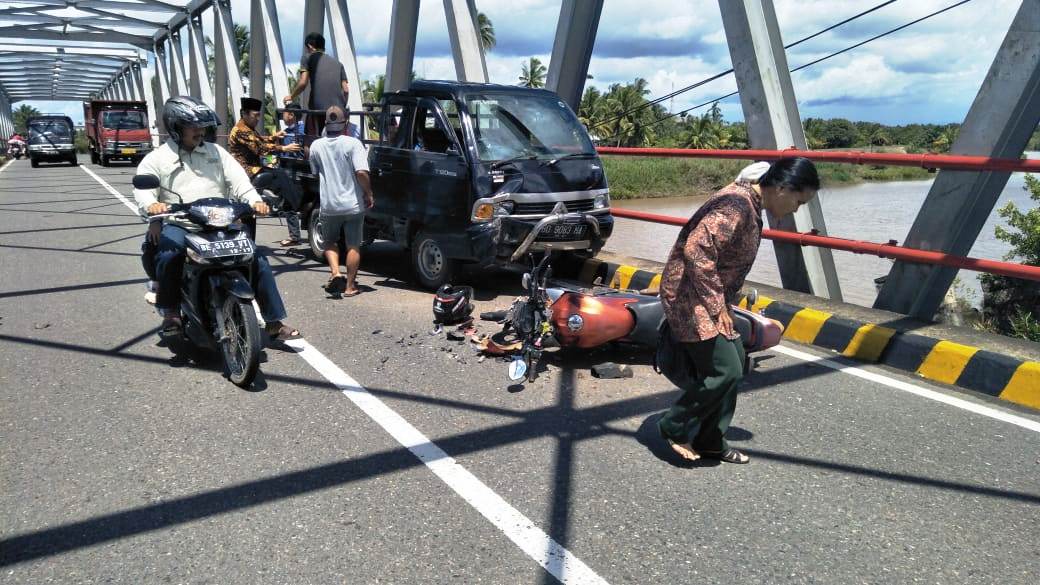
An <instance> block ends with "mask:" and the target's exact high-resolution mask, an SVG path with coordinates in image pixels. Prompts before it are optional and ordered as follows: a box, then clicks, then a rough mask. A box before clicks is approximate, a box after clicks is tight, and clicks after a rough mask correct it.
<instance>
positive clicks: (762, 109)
mask: <svg viewBox="0 0 1040 585" xmlns="http://www.w3.org/2000/svg"><path fill="white" fill-rule="evenodd" d="M719 8H720V10H721V11H722V24H723V27H724V28H725V30H726V39H727V41H728V44H729V53H730V57H731V59H732V62H733V70H734V72H735V74H736V77H737V87H738V88H739V90H740V104H741V107H742V108H743V110H744V120H745V121H746V122H747V130H748V140H749V142H750V143H751V147H752V148H769V149H776V148H781V149H783V148H788V147H791V146H794V147H796V148H800V149H805V133H804V131H803V129H802V121H801V118H800V117H799V115H798V103H797V102H796V100H795V95H794V87H793V86H792V85H791V75H790V73H789V72H788V71H789V68H788V66H787V55H786V53H785V51H784V43H783V40H782V39H781V38H780V27H779V25H778V24H777V20H776V11H775V10H774V9H773V2H772V0H739V1H737V0H719ZM766 215H767V216H768V215H769V214H768V213H767V214H766ZM769 225H770V226H771V227H772V228H774V229H780V230H786V231H799V232H807V231H810V230H816V231H817V232H818V233H819V234H820V235H826V234H827V227H826V224H825V222H824V219H823V209H822V208H821V207H820V199H819V197H816V198H813V200H812V201H810V202H809V203H808V204H807V205H803V206H802V208H801V209H799V210H798V211H797V212H795V213H794V214H793V216H791V217H787V218H784V219H779V220H778V219H777V218H774V217H771V216H770V217H769ZM773 249H774V250H775V251H776V261H777V264H778V265H779V268H780V280H781V281H782V282H783V285H784V288H787V289H791V290H797V291H801V292H807V293H812V294H814V295H817V296H821V297H827V298H830V299H834V300H841V287H840V285H839V284H838V273H837V271H836V270H835V268H834V258H833V256H832V255H831V251H830V250H827V249H823V248H814V247H800V246H795V245H791V244H779V243H775V242H774V244H773Z"/></svg>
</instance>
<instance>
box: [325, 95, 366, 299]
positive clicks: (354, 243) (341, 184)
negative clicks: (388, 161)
mask: <svg viewBox="0 0 1040 585" xmlns="http://www.w3.org/2000/svg"><path fill="white" fill-rule="evenodd" d="M325 120H326V121H325V133H326V136H325V137H323V138H319V139H317V140H315V141H314V142H312V143H311V150H310V163H311V170H312V171H313V172H314V174H316V175H318V177H319V181H320V183H319V184H320V188H319V195H320V199H321V207H320V212H319V224H320V227H319V228H318V229H319V233H320V234H321V241H322V245H323V246H324V248H325V260H326V261H327V262H328V263H329V270H330V271H331V272H332V276H330V277H329V282H328V283H327V284H326V285H325V291H326V292H328V293H329V294H331V295H332V296H333V297H334V298H339V296H340V295H341V294H346V296H348V297H352V296H355V295H357V294H358V293H359V292H361V291H360V290H359V289H358V287H357V271H358V267H359V266H360V265H361V242H362V240H363V239H364V225H365V210H366V209H370V208H371V207H372V205H373V204H374V199H373V197H372V183H371V181H370V180H369V176H368V151H367V150H366V149H365V145H364V144H362V143H361V141H360V140H358V139H357V138H354V137H353V136H347V135H346V134H344V130H345V129H346V125H347V116H346V114H345V112H344V111H343V109H342V108H340V107H339V106H332V107H330V108H329V109H328V110H327V111H326V113H325ZM341 236H342V237H343V239H344V240H345V244H346V248H347V262H346V264H347V275H346V277H344V276H343V275H342V274H340V271H339V239H340V237H341Z"/></svg>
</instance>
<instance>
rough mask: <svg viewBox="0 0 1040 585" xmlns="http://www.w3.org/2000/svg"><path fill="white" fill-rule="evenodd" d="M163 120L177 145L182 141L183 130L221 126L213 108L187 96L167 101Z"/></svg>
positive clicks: (164, 106) (164, 105)
mask: <svg viewBox="0 0 1040 585" xmlns="http://www.w3.org/2000/svg"><path fill="white" fill-rule="evenodd" d="M162 120H163V126H165V127H166V132H167V134H169V135H170V138H172V139H173V141H174V142H177V143H179V142H180V141H181V128H216V127H217V126H218V125H219V124H220V121H219V120H218V119H217V113H216V112H214V111H213V109H212V108H210V107H209V106H207V105H206V104H204V103H202V102H201V101H199V100H197V99H195V98H193V97H191V96H186V95H179V96H177V97H172V98H170V99H168V100H166V103H165V104H163V111H162Z"/></svg>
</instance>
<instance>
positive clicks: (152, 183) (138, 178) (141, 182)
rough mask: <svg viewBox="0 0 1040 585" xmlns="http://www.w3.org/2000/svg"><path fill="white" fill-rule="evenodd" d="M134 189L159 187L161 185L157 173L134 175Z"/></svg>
mask: <svg viewBox="0 0 1040 585" xmlns="http://www.w3.org/2000/svg"><path fill="white" fill-rule="evenodd" d="M133 184H134V189H158V188H159V187H160V186H161V183H160V182H159V177H156V176H155V175H134V179H133Z"/></svg>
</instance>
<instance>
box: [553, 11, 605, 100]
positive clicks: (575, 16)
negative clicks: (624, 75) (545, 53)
mask: <svg viewBox="0 0 1040 585" xmlns="http://www.w3.org/2000/svg"><path fill="white" fill-rule="evenodd" d="M601 12H603V0H581V1H579V0H563V4H561V5H560V20H559V22H558V23H557V24H556V40H554V41H553V50H552V57H551V58H550V59H549V74H548V75H547V76H546V78H545V88H546V89H549V90H552V91H555V92H556V93H557V94H558V95H559V96H560V98H561V99H563V101H565V102H567V105H568V106H570V107H571V109H572V110H574V112H575V113H577V111H578V106H579V105H580V104H581V94H582V92H584V91H585V78H586V77H588V74H589V61H591V60H592V47H593V45H594V44H595V43H596V31H597V29H598V28H599V16H600V13H601Z"/></svg>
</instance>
